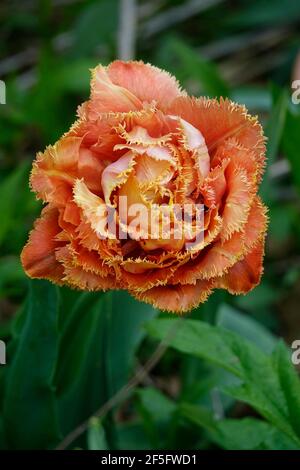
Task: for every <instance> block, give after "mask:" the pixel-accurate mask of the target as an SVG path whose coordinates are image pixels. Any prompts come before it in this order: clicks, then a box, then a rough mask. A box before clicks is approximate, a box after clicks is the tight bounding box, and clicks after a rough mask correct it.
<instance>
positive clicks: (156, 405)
mask: <svg viewBox="0 0 300 470" xmlns="http://www.w3.org/2000/svg"><path fill="white" fill-rule="evenodd" d="M0 22H1V27H0V79H1V80H3V81H4V82H5V85H6V104H0V173H1V176H0V339H2V340H5V341H6V343H7V344H8V349H7V365H6V366H3V367H2V366H1V368H0V386H1V388H0V403H2V404H1V407H2V417H3V419H2V421H1V418H0V442H1V446H2V448H23V447H25V448H26V447H27V448H32V447H33V448H48V447H52V448H53V447H55V446H57V445H58V444H59V442H60V441H61V440H62V439H63V437H65V436H66V435H67V434H68V433H70V432H71V431H72V430H74V429H76V427H77V426H78V425H79V424H80V423H81V422H82V421H84V420H85V419H87V418H88V417H89V416H90V415H92V414H94V412H95V410H97V409H99V408H100V409H101V407H103V405H105V403H107V401H108V400H109V399H110V398H111V397H112V396H114V395H115V393H116V392H117V391H118V390H119V389H120V388H121V387H123V386H126V384H127V383H128V380H129V377H131V376H132V375H133V374H135V373H137V372H139V371H140V370H141V368H143V364H145V362H146V361H147V359H148V358H149V357H151V354H152V353H153V351H155V350H156V349H155V348H156V347H157V340H156V339H154V337H153V336H152V335H147V334H146V330H145V329H144V322H146V321H147V320H151V319H152V320H153V318H154V317H157V315H158V312H155V311H154V310H153V309H152V308H150V307H148V306H145V305H142V304H138V303H137V302H135V301H133V300H132V299H130V298H129V297H127V295H125V294H123V293H114V294H108V295H106V297H105V298H103V296H101V294H87V293H83V294H82V293H80V292H72V291H70V290H68V289H59V290H58V289H56V288H55V287H53V286H51V285H50V284H49V286H48V285H47V283H46V284H44V283H42V284H38V285H37V284H35V285H34V286H33V287H32V285H31V287H30V285H29V281H28V280H27V279H26V276H25V274H24V273H23V271H22V268H21V265H20V261H19V254H20V251H21V248H22V246H23V245H24V243H25V242H26V240H27V236H28V232H29V230H30V229H31V227H32V223H33V220H34V218H35V217H36V215H37V214H38V213H39V211H40V204H39V203H38V202H37V201H36V200H35V197H34V195H33V194H32V193H30V190H29V188H28V176H29V171H30V167H31V162H32V160H33V159H34V157H35V154H36V152H37V151H39V150H43V149H44V148H45V146H46V145H48V144H52V143H54V142H55V141H56V140H57V138H59V137H60V136H61V134H63V133H64V132H65V131H67V130H68V128H69V126H70V125H71V124H72V122H73V121H74V119H75V113H76V108H77V106H78V105H79V104H80V103H81V102H82V101H84V100H86V99H87V98H88V96H89V80H90V73H89V69H90V68H92V67H94V66H95V65H96V64H98V63H99V62H101V63H102V64H107V63H109V62H110V61H112V60H113V59H115V58H117V57H118V58H122V59H132V58H136V59H142V60H144V61H146V62H151V63H152V64H154V65H157V66H158V67H161V68H164V69H166V70H168V71H170V72H171V73H172V74H174V75H175V76H176V77H177V79H178V80H179V81H180V82H181V84H182V86H183V87H184V88H186V89H187V90H188V92H189V93H190V94H193V95H196V96H200V95H207V96H211V97H214V96H217V97H219V96H227V97H230V98H231V99H233V100H235V101H238V102H240V103H242V104H245V105H246V106H247V108H248V109H249V111H250V112H251V113H253V114H258V115H259V118H260V120H261V122H262V123H263V126H264V129H265V133H266V135H267V136H268V150H267V155H268V164H267V168H266V176H265V178H264V182H263V185H262V188H261V193H262V197H263V198H264V200H265V202H266V203H267V204H268V206H269V209H270V210H269V215H270V226H269V234H268V240H267V252H266V259H265V274H264V277H263V280H262V283H261V284H260V286H258V287H257V288H256V289H255V290H254V291H252V292H251V293H249V294H248V295H247V296H245V297H244V296H241V297H233V296H230V295H229V294H226V293H224V292H221V291H218V292H216V293H215V294H214V295H213V296H212V297H211V298H210V300H209V301H208V302H207V303H206V304H204V305H202V306H200V308H198V309H197V310H196V311H194V312H193V313H192V318H194V319H199V320H202V321H203V322H206V323H207V324H208V325H221V326H223V327H225V328H227V329H229V330H232V331H234V332H235V333H238V334H239V335H240V336H241V337H246V338H248V339H250V340H251V341H252V342H254V343H256V345H257V346H258V347H259V348H261V350H262V351H264V352H265V353H270V352H271V351H272V349H273V346H274V343H275V342H276V340H277V338H278V337H282V338H284V340H285V341H286V343H287V344H288V345H291V343H292V341H293V340H294V339H298V338H300V315H299V304H300V289H299V287H300V216H299V215H300V192H299V191H300V155H299V152H300V105H296V104H293V103H292V101H291V95H292V93H293V89H292V88H291V84H292V80H294V79H300V62H299V61H298V66H297V54H298V51H299V50H300V30H299V26H300V3H299V0H285V2H282V1H281V0H272V2H271V1H269V0H185V1H180V0H140V1H137V0H136V1H133V0H123V1H120V0H94V1H92V0H84V1H83V0H40V1H38V0H23V1H22V2H18V1H16V0H11V1H6V0H2V1H1V5H0ZM32 284H34V283H32ZM32 290H33V291H34V290H36V292H35V298H36V299H38V300H36V301H33V300H32V298H31V300H30V295H29V300H28V292H29V291H31V292H32ZM31 296H32V294H31ZM39 296H40V297H39ZM53 299H54V300H55V299H56V300H55V301H56V302H57V303H56V304H55V305H56V307H55V306H53V305H52V304H53V302H54V300H53ZM55 308H56V310H57V311H58V323H55V328H56V330H55V331H56V333H55V334H54V333H53V334H51V335H50V333H49V331H52V330H51V328H54V323H53V321H54V320H53V317H52V316H51V315H52V312H53V311H54V310H53V309H55ZM24 311H27V316H25V313H24ZM28 312H29V313H28ZM24 318H25V320H24ZM41 318H42V320H41ZM47 322H48V323H47ZM51 322H52V323H51ZM49 325H50V326H49ZM55 328H54V329H55ZM53 331H54V330H53ZM26 335H27V336H26ZM24 338H25V339H24ZM27 340H28V341H31V343H30V344H31V345H32V348H31V350H29V351H28V350H27V349H26V347H25V346H24V344H23V343H22V341H23V342H24V341H25V344H26V341H27ZM22 344H23V346H22ZM27 344H28V343H27ZM22 348H23V349H22ZM36 355H38V356H39V363H38V364H35V361H36V360H37V359H36ZM43 371H44V372H43ZM43 374H44V376H43ZM40 380H44V381H45V383H47V384H48V385H49V383H50V382H51V383H52V385H53V387H54V388H55V393H54V392H53V387H52V388H51V393H50V389H49V394H46V395H44V394H43V393H42V392H41V390H40V388H39V387H40V382H39V381H40ZM228 380H229V379H228V372H225V371H224V370H222V367H221V369H220V368H218V367H216V366H215V365H212V364H210V363H207V362H206V361H205V360H202V359H199V358H198V359H195V358H194V357H191V356H187V355H184V354H182V353H180V352H178V351H174V350H172V349H168V350H167V351H164V354H163V355H162V357H161V358H160V361H158V360H157V361H156V363H155V364H154V365H153V366H152V367H149V370H146V371H145V373H142V376H141V380H138V381H137V383H136V384H134V387H132V390H130V391H129V392H128V393H127V392H126V393H125V394H124V396H122V397H121V399H120V400H119V401H118V403H116V404H112V405H111V406H109V407H108V409H107V410H105V409H104V411H103V410H102V411H101V413H100V415H101V419H100V420H99V419H96V418H94V419H93V420H92V421H89V424H88V425H87V426H86V428H87V432H84V433H81V435H80V436H79V437H77V436H76V435H75V436H73V439H71V441H72V442H71V444H68V443H66V445H70V446H71V448H73V447H76V446H77V447H80V448H104V447H106V448H117V449H129V448H131V449H135V448H216V447H222V448H230V446H231V447H232V446H234V445H235V446H239V445H240V446H243V445H244V446H245V445H246V444H245V442H246V441H247V439H248V442H249V436H248V437H247V438H246V437H245V436H246V434H245V433H247V429H248V428H247V423H248V421H246V422H245V424H244V427H243V430H242V431H241V430H239V432H238V433H237V434H241V432H244V441H243V442H244V444H237V443H236V442H235V444H232V442H231V443H229V444H228V440H227V441H226V439H225V440H223V441H222V440H220V439H219V440H218V439H216V438H214V437H212V435H211V434H209V432H210V430H209V425H208V424H207V421H205V419H206V417H207V413H212V414H213V415H214V416H219V417H221V418H223V417H224V416H225V415H226V416H229V417H231V418H232V419H233V418H234V419H237V420H240V419H243V418H245V417H247V419H250V421H251V417H253V416H257V412H256V411H254V410H253V407H252V406H249V403H248V404H247V405H245V404H242V403H240V401H237V400H235V399H234V398H228V397H224V396H223V395H222V394H221V392H220V390H221V388H222V387H223V386H224V384H227V383H228ZM22 387H23V388H22ZM50 395H51V396H50ZM8 397H9V398H8ZM24 398H26V400H27V402H26V403H27V404H26V406H27V408H26V407H25V405H24V403H22V401H23V399H24ZM1 400H2V401H1ZM183 405H184V406H183ZM196 405H197V406H198V405H199V409H200V410H202V411H203V413H204V414H202V415H201V416H202V418H201V416H200V417H199V419H198V422H196V423H195V419H193V416H194V413H192V412H191V408H189V406H190V407H192V406H196ZM54 408H55V409H56V413H57V414H56V415H55V418H54V417H53V409H54ZM254 408H255V407H254ZM51 410H52V411H51ZM191 416H192V418H191ZM249 417H250V418H249ZM20 421H21V422H22V424H20ZM1 423H2V424H1ZM17 423H19V424H17ZM248 424H249V423H248ZM1 426H2V431H1ZM18 426H20V427H19V428H18V431H17V430H16V427H18ZM26 426H27V427H26ZM41 426H42V429H43V431H42V432H41ZM249 426H250V427H249V429H252V428H251V425H249ZM58 428H59V430H58ZM232 432H233V431H232V430H231V434H230V436H232ZM27 433H28V436H27ZM25 435H26V437H25ZM277 437H278V436H277ZM227 438H228V436H227ZM1 439H2V440H1ZM264 442H265V441H264ZM274 442H275V441H272V444H270V443H269V444H268V445H269V447H270V446H275V447H276V445H278V446H279V448H281V447H284V446H285V445H286V446H287V447H288V444H286V443H284V444H283V440H282V441H280V444H278V442H277V441H276V442H277V444H276V443H274ZM284 442H285V441H284ZM248 445H250V447H251V445H252V446H253V448H255V446H259V445H260V444H257V443H256V444H255V443H253V444H251V443H250V444H249V443H248ZM264 445H265V446H266V447H267V444H264Z"/></svg>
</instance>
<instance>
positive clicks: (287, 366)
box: [273, 341, 300, 437]
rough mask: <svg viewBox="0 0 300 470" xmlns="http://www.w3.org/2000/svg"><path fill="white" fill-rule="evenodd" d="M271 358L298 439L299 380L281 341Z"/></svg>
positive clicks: (299, 428)
mask: <svg viewBox="0 0 300 470" xmlns="http://www.w3.org/2000/svg"><path fill="white" fill-rule="evenodd" d="M273 356H274V367H275V370H277V373H278V376H279V380H280V384H281V387H282V390H283V393H284V396H285V399H286V404H287V407H288V411H289V420H290V423H291V424H292V426H293V428H294V430H295V432H296V434H297V435H298V436H299V437H300V378H299V375H298V374H297V373H296V370H295V368H294V367H293V366H292V364H291V354H289V353H288V351H287V349H286V347H285V345H284V343H283V342H282V341H280V342H279V344H278V347H277V349H276V351H274V354H273Z"/></svg>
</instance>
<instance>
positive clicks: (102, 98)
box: [87, 65, 142, 119]
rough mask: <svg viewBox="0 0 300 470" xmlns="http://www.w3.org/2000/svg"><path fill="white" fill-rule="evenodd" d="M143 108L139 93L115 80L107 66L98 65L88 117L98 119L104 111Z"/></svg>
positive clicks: (93, 80) (92, 86) (94, 71)
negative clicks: (131, 90)
mask: <svg viewBox="0 0 300 470" xmlns="http://www.w3.org/2000/svg"><path fill="white" fill-rule="evenodd" d="M141 108H142V103H141V101H140V100H139V98H138V97H137V95H135V94H134V93H131V92H130V91H129V90H128V89H127V88H126V87H124V86H122V85H121V84H118V83H115V82H113V81H112V79H111V77H110V76H109V73H108V69H107V68H106V67H103V66H102V65H98V66H97V67H96V68H95V69H94V70H93V71H92V81H91V100H90V102H89V109H88V116H87V117H88V119H96V118H97V117H98V116H99V114H101V113H104V112H109V113H111V112H128V111H132V110H133V111H134V110H137V109H141Z"/></svg>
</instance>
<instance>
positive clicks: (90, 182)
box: [78, 149, 105, 192]
mask: <svg viewBox="0 0 300 470" xmlns="http://www.w3.org/2000/svg"><path fill="white" fill-rule="evenodd" d="M104 168H105V164H104V162H103V160H101V159H100V158H99V157H97V156H96V155H95V154H94V153H93V152H91V150H89V149H81V150H80V152H79V159H78V178H79V179H82V178H83V179H84V182H85V184H86V185H87V187H88V188H89V189H90V190H91V191H97V192H99V191H100V192H101V175H102V172H103V170H104Z"/></svg>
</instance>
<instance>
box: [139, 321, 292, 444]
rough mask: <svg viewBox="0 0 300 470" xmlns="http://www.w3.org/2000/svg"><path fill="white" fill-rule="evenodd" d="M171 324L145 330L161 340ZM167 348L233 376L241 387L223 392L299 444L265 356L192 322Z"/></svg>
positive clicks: (217, 330) (238, 340) (222, 332)
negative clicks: (206, 361) (247, 405)
mask: <svg viewBox="0 0 300 470" xmlns="http://www.w3.org/2000/svg"><path fill="white" fill-rule="evenodd" d="M173 323H174V320H172V319H159V320H153V321H152V322H150V324H149V325H148V331H149V332H150V334H151V335H152V336H154V337H156V338H157V339H160V340H161V339H163V338H165V337H166V335H168V334H170V333H169V332H170V329H171V328H172V327H173ZM170 345H171V346H172V347H174V348H175V349H177V350H179V351H181V352H184V353H188V354H193V355H195V356H197V357H201V358H203V359H206V360H208V361H210V362H212V363H213V364H215V365H217V366H219V367H222V368H223V369H225V370H227V371H229V372H231V373H232V374H234V375H235V376H237V377H238V378H239V379H240V380H241V385H238V386H230V387H226V388H224V391H225V393H228V394H229V395H230V396H232V397H233V398H235V399H237V400H240V401H244V402H246V403H248V404H250V405H251V406H252V407H253V408H254V409H256V410H257V411H258V412H259V413H260V414H261V415H262V416H264V417H265V418H266V419H267V420H269V421H270V423H272V424H273V425H274V426H275V427H277V428H278V429H279V430H280V431H281V432H283V433H285V434H286V435H287V436H288V437H289V438H290V439H292V440H294V442H296V443H297V444H299V443H300V441H299V439H298V438H297V436H296V435H295V433H294V431H293V428H292V426H291V424H290V420H289V416H288V407H287V404H286V401H285V396H284V393H283V390H282V387H281V384H280V381H279V377H278V375H277V373H276V371H275V370H274V367H273V362H272V360H271V357H270V356H269V355H266V354H264V353H263V352H262V351H260V350H259V349H258V348H257V347H256V346H255V345H254V344H252V343H250V342H249V341H248V340H246V339H245V338H241V337H239V336H238V335H237V334H234V333H232V332H230V331H227V330H225V329H223V328H220V327H213V326H210V325H207V324H205V323H202V322H200V321H194V320H185V322H184V323H183V324H182V326H181V328H180V329H179V331H177V333H176V335H175V336H174V335H173V337H172V338H171V340H170Z"/></svg>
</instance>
